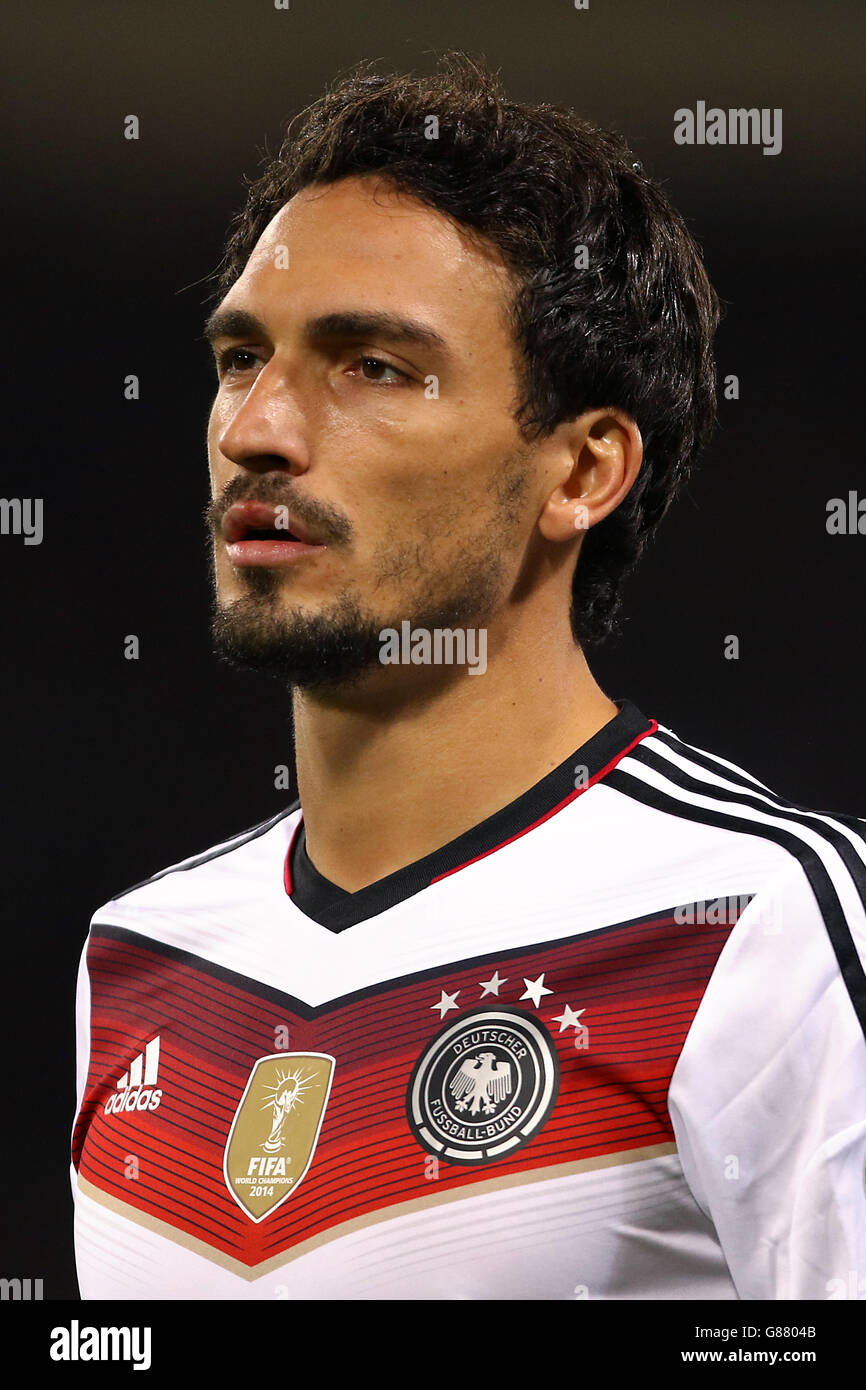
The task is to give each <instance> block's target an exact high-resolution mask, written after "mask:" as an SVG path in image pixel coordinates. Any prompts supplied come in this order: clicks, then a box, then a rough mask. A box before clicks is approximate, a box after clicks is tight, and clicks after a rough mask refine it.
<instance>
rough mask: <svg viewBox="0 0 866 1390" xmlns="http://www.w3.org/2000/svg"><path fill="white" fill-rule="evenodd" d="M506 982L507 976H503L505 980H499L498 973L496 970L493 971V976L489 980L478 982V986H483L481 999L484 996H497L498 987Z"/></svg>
mask: <svg viewBox="0 0 866 1390" xmlns="http://www.w3.org/2000/svg"><path fill="white" fill-rule="evenodd" d="M507 980H508V976H507V975H506V976H505V979H503V980H500V978H499V971H498V970H495V971H494V972H493V974H492V975H491V976H490V979H489V980H479V981H478V983H479V984H480V985H483V986H484V989H483V991H482V994H481V998H482V999H483V998H484V995H485V994H498V993H499V986H500V985H504V984H505V983H506V982H507Z"/></svg>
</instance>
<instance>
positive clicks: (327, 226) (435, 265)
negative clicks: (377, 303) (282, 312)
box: [244, 174, 510, 294]
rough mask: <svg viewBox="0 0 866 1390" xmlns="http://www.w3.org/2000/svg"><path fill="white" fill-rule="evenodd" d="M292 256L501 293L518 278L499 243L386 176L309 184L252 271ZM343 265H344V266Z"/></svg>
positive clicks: (271, 233) (256, 252)
mask: <svg viewBox="0 0 866 1390" xmlns="http://www.w3.org/2000/svg"><path fill="white" fill-rule="evenodd" d="M280 248H285V254H284V256H283V261H284V263H285V262H287V265H286V268H287V269H291V264H292V257H293V256H294V257H295V258H296V259H297V260H298V261H299V262H300V263H302V264H304V265H306V264H308V263H309V264H315V263H317V262H318V263H322V262H324V261H326V260H330V259H333V260H334V261H337V262H341V263H342V262H345V264H346V265H347V266H348V267H352V266H357V267H363V266H365V265H366V266H370V267H372V266H381V268H382V269H383V270H384V271H385V272H386V273H388V272H390V271H391V270H392V269H393V270H396V271H397V272H398V273H399V272H402V271H403V270H404V269H405V270H406V271H407V272H408V273H414V275H415V276H416V277H417V278H420V277H422V276H423V277H424V278H425V279H427V280H428V281H430V280H432V281H434V282H435V281H437V280H441V281H442V282H443V284H446V283H447V282H448V281H449V280H457V279H459V280H460V281H461V282H464V281H465V282H466V283H467V284H468V285H471V286H473V287H474V288H475V289H476V290H477V291H478V292H483V290H484V289H488V290H490V291H491V292H494V291H495V290H496V289H497V288H498V289H499V293H500V294H501V292H502V287H503V285H504V284H505V283H507V282H508V281H509V279H510V277H509V275H508V272H507V270H506V268H505V265H504V262H503V259H502V256H501V255H500V253H499V251H498V250H497V248H496V247H495V246H493V245H492V243H490V242H488V241H486V240H485V239H483V238H480V237H479V236H478V235H477V234H473V233H472V232H470V231H469V230H468V229H466V228H463V227H461V226H460V225H459V224H458V223H456V222H455V221H454V220H453V219H451V218H449V217H447V216H446V215H445V214H444V213H442V212H439V211H438V210H437V209H435V208H431V207H429V206H428V205H427V204H426V203H423V202H421V201H420V200H419V199H418V198H416V197H414V196H413V195H412V194H410V193H408V192H406V191H404V190H401V189H397V188H395V187H394V185H393V184H392V183H391V182H390V181H389V180H387V179H385V178H383V177H382V176H381V175H369V174H368V175H363V176H353V177H349V178H344V179H340V180H339V181H337V182H336V183H330V184H314V185H310V186H308V187H306V188H303V189H301V190H300V191H299V192H298V193H296V194H295V196H294V197H293V198H291V199H290V200H289V201H288V202H287V203H285V204H284V205H283V206H282V207H281V208H280V209H279V211H278V212H276V213H275V214H274V216H273V217H272V219H271V221H270V222H269V223H268V225H267V227H266V228H265V230H264V231H263V233H262V235H261V237H260V238H259V240H258V242H257V243H256V246H255V247H254V249H253V252H252V254H251V256H250V258H249V260H248V262H247V266H246V267H245V271H244V274H246V272H247V271H250V272H251V273H255V272H257V271H259V270H264V269H267V268H269V267H270V266H271V265H272V264H273V263H274V262H275V259H276V260H278V259H279V251H280ZM338 268H339V267H338Z"/></svg>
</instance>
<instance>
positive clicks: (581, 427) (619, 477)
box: [538, 410, 643, 541]
mask: <svg viewBox="0 0 866 1390" xmlns="http://www.w3.org/2000/svg"><path fill="white" fill-rule="evenodd" d="M548 444H552V445H553V447H554V449H555V452H556V462H557V463H558V464H560V465H561V480H560V482H559V483H557V485H556V487H555V488H554V489H553V491H552V492H551V493H550V495H549V497H548V499H547V501H546V502H545V504H544V507H543V509H542V512H541V515H540V517H539V519H538V529H539V530H540V531H541V534H542V535H543V536H544V538H545V539H546V540H549V541H568V540H572V539H573V538H574V536H575V535H576V534H581V533H585V532H586V531H588V530H589V528H590V527H591V526H597V525H598V523H599V522H600V521H603V520H604V518H605V517H606V516H608V515H609V514H610V513H611V512H612V511H613V510H614V509H615V508H616V507H618V506H619V504H620V502H621V501H622V500H623V498H624V497H625V496H626V494H627V493H628V491H629V490H630V488H631V487H632V486H633V485H634V481H635V479H636V478H637V475H638V473H639V472H640V467H641V462H642V460H643V440H642V438H641V432H640V430H639V429H638V427H637V425H636V424H635V422H634V420H633V419H632V418H631V416H630V415H626V414H625V413H624V411H621V410H587V411H585V412H584V414H583V415H578V416H577V417H576V418H575V419H574V420H567V421H564V422H563V424H562V425H560V426H559V427H558V429H557V430H556V431H554V435H553V436H552V437H551V439H550V440H549V441H548Z"/></svg>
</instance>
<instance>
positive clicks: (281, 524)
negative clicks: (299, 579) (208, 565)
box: [220, 502, 325, 566]
mask: <svg viewBox="0 0 866 1390" xmlns="http://www.w3.org/2000/svg"><path fill="white" fill-rule="evenodd" d="M220 530H221V532H222V537H223V540H224V541H225V543H226V554H227V555H228V558H229V560H230V561H231V563H232V564H233V565H236V566H244V565H284V564H293V563H294V562H295V561H296V560H299V559H300V558H301V557H302V556H304V555H310V554H312V553H313V552H314V551H316V550H324V549H325V546H324V543H322V542H319V541H314V540H313V539H312V538H311V536H310V534H309V532H308V531H307V529H306V527H304V526H303V525H301V523H300V522H298V521H297V520H296V518H295V517H294V516H292V515H291V513H289V514H288V515H287V514H286V509H285V508H283V507H280V506H277V505H275V504H274V503H270V502H235V503H234V504H233V505H232V506H231V507H229V508H228V510H227V511H226V512H225V514H224V516H223V519H222V522H221V524H220Z"/></svg>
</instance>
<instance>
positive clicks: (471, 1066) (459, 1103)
mask: <svg viewBox="0 0 866 1390" xmlns="http://www.w3.org/2000/svg"><path fill="white" fill-rule="evenodd" d="M511 1085H512V1082H511V1063H510V1062H497V1060H496V1053H495V1052H479V1053H478V1056H477V1057H467V1058H466V1060H465V1062H463V1064H462V1066H461V1067H460V1070H459V1071H458V1073H457V1075H456V1076H454V1077H452V1079H451V1083H450V1088H449V1089H450V1091H451V1094H452V1095H453V1097H454V1101H455V1108H456V1109H457V1110H468V1111H469V1114H470V1115H477V1114H478V1111H479V1110H483V1112H484V1114H485V1115H493V1114H494V1113H495V1111H496V1107H497V1105H498V1104H499V1102H500V1101H503V1100H505V1098H506V1097H507V1096H510V1095H511Z"/></svg>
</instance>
